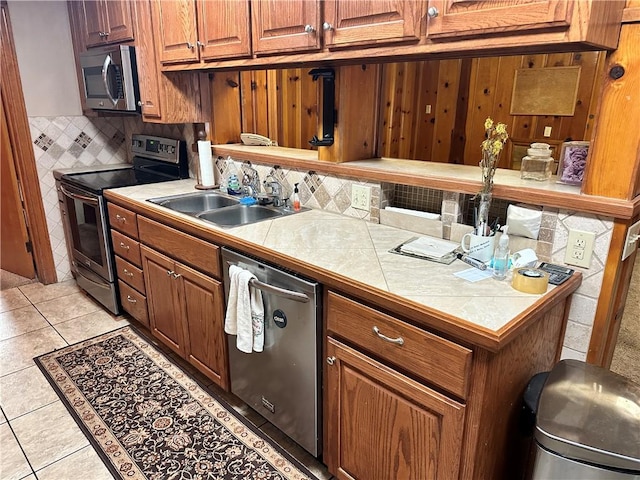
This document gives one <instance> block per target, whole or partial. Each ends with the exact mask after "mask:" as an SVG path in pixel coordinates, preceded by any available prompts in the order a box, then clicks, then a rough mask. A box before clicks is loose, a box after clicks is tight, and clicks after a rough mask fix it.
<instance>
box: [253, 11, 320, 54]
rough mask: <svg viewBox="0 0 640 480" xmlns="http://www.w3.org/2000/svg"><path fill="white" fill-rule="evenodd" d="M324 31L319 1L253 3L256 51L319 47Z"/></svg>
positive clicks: (289, 50)
mask: <svg viewBox="0 0 640 480" xmlns="http://www.w3.org/2000/svg"><path fill="white" fill-rule="evenodd" d="M321 31H322V26H321V25H320V2H319V1H317V0H257V1H254V2H251V34H252V37H253V52H254V53H256V54H260V53H279V52H282V53H287V52H292V51H308V50H318V49H319V48H320V35H321V33H320V32H321Z"/></svg>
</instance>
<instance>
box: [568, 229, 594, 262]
mask: <svg viewBox="0 0 640 480" xmlns="http://www.w3.org/2000/svg"><path fill="white" fill-rule="evenodd" d="M595 241H596V235H595V233H593V232H582V231H580V230H569V238H568V239H567V252H566V254H565V257H564V263H566V264H567V265H575V266H576V267H582V268H589V267H590V266H591V256H592V254H593V246H594V244H595ZM580 244H584V248H581V247H578V245H580ZM576 254H578V255H579V258H576V256H578V255H576Z"/></svg>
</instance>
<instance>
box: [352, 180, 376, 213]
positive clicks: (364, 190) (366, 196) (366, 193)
mask: <svg viewBox="0 0 640 480" xmlns="http://www.w3.org/2000/svg"><path fill="white" fill-rule="evenodd" d="M351 206H352V207H353V208H357V209H358V210H366V211H367V212H368V211H369V207H370V206H371V187H367V186H366V185H356V184H352V185H351Z"/></svg>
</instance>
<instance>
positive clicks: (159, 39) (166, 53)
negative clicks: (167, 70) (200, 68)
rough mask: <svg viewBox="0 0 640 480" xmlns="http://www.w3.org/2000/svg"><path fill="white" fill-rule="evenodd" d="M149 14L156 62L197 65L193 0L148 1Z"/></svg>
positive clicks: (194, 4)
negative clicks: (157, 56)
mask: <svg viewBox="0 0 640 480" xmlns="http://www.w3.org/2000/svg"><path fill="white" fill-rule="evenodd" d="M212 3H216V2H212ZM151 12H152V15H153V28H154V34H155V40H156V43H157V46H158V53H159V56H160V62H162V63H179V62H197V61H198V60H199V56H198V49H197V48H196V41H197V40H198V32H197V30H196V28H197V23H196V2H195V0H151Z"/></svg>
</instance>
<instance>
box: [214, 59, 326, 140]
mask: <svg viewBox="0 0 640 480" xmlns="http://www.w3.org/2000/svg"><path fill="white" fill-rule="evenodd" d="M309 70H310V69H302V68H297V69H281V70H253V71H244V72H240V73H238V72H222V73H215V74H214V75H213V76H212V80H211V90H212V98H213V101H214V104H213V109H212V110H213V119H212V129H211V134H210V137H211V139H212V140H213V141H214V142H215V143H219V144H223V143H239V142H240V133H241V132H249V133H257V134H260V135H264V136H266V137H269V138H270V139H271V140H275V141H276V142H278V145H281V146H285V147H291V148H311V146H310V145H309V140H310V139H311V138H312V137H313V136H314V135H316V133H317V129H318V85H317V82H314V81H313V79H312V77H311V76H310V75H309V74H308V71H309ZM238 107H240V108H238Z"/></svg>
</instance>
